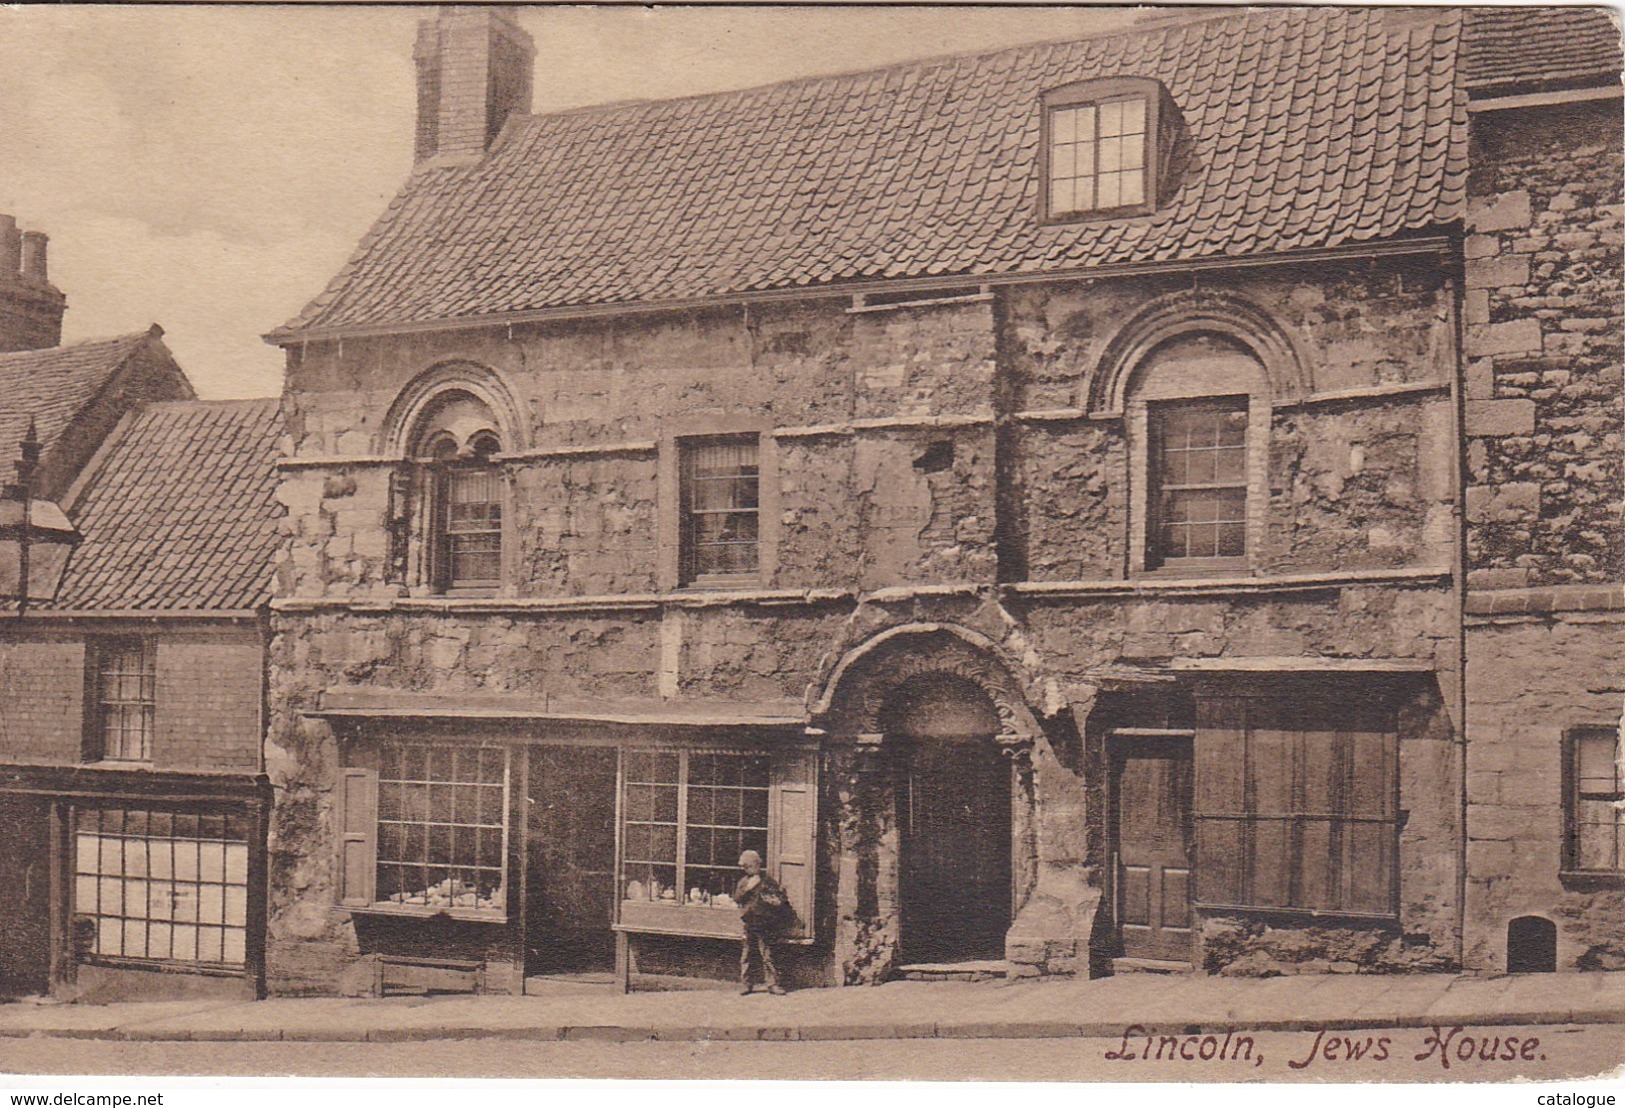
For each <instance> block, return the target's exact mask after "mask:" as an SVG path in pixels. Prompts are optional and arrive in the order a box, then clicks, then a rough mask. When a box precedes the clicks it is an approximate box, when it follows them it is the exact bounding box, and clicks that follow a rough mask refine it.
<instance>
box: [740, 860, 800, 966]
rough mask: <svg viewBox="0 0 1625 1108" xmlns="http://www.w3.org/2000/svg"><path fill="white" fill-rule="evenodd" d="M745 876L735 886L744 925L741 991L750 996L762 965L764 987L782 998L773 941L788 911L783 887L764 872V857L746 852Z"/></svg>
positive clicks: (787, 902)
mask: <svg viewBox="0 0 1625 1108" xmlns="http://www.w3.org/2000/svg"><path fill="white" fill-rule="evenodd" d="M739 868H740V869H742V870H744V871H745V876H743V877H741V878H740V879H739V884H738V885H736V886H734V903H735V904H738V905H739V921H740V922H741V923H743V924H744V925H745V939H744V942H743V943H742V944H741V946H740V948H739V991H740V993H741V994H742V995H744V996H749V995H750V994H751V991H752V990H753V989H754V986H753V985H752V984H751V970H752V964H753V963H760V966H761V974H762V984H764V985H766V986H767V991H768V992H770V993H772V994H773V995H774V996H783V995H784V990H783V989H782V988H781V987H780V986H779V971H778V967H776V966H775V965H774V964H773V940H774V938H776V937H777V933H778V930H779V925H780V921H781V920H782V919H783V917H784V915H785V913H786V912H787V911H789V907H790V902H789V900H788V898H786V897H785V895H784V887H783V886H782V885H780V884H779V883H778V882H777V881H775V880H773V878H771V877H769V876H768V875H767V874H765V873H763V872H762V856H761V855H760V854H758V853H756V851H754V850H747V851H745V852H744V853H743V854H741V855H740V856H739Z"/></svg>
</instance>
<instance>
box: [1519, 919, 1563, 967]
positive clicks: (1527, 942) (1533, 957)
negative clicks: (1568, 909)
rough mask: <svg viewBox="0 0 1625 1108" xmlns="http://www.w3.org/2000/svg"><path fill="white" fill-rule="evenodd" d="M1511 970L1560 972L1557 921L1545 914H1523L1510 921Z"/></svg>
mask: <svg viewBox="0 0 1625 1108" xmlns="http://www.w3.org/2000/svg"><path fill="white" fill-rule="evenodd" d="M1507 972H1508V973H1556V972H1557V924H1555V923H1553V922H1552V921H1551V920H1549V919H1546V918H1545V917H1544V916H1519V917H1518V918H1517V919H1515V920H1513V921H1512V922H1510V923H1508V924H1507Z"/></svg>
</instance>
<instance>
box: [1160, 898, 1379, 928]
mask: <svg viewBox="0 0 1625 1108" xmlns="http://www.w3.org/2000/svg"><path fill="white" fill-rule="evenodd" d="M1191 908H1192V909H1194V910H1196V911H1199V912H1215V913H1219V912H1225V913H1234V914H1238V915H1249V916H1279V917H1282V918H1284V919H1299V920H1304V919H1315V920H1349V921H1351V922H1357V923H1391V924H1397V923H1398V922H1399V913H1398V912H1397V911H1392V912H1355V911H1350V910H1345V909H1332V908H1268V907H1263V906H1261V905H1257V904H1207V903H1199V902H1197V901H1192V902H1191Z"/></svg>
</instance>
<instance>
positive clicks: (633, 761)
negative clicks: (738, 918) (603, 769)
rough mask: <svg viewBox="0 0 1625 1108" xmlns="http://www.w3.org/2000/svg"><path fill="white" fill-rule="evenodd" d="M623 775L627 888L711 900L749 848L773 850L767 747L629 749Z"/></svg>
mask: <svg viewBox="0 0 1625 1108" xmlns="http://www.w3.org/2000/svg"><path fill="white" fill-rule="evenodd" d="M622 781H623V785H622V813H623V816H622V837H621V842H622V846H621V874H622V879H623V881H624V882H625V887H624V888H623V890H622V895H623V896H625V897H627V898H629V899H634V900H656V901H668V902H672V903H677V902H679V901H681V902H684V903H689V904H693V903H695V900H696V895H697V896H698V900H699V902H700V903H705V904H709V903H711V902H712V901H713V900H715V899H716V898H717V897H719V896H722V895H724V894H730V893H731V892H732V891H733V887H734V883H735V881H737V880H738V878H739V855H740V854H741V853H743V852H744V851H746V850H754V851H756V852H757V853H758V854H760V855H761V856H762V857H763V858H764V859H765V858H766V857H767V809H768V784H769V768H768V758H767V757H766V756H765V755H758V754H742V753H731V752H728V753H709V752H698V751H695V752H687V751H682V752H679V751H628V752H627V753H626V754H625V755H624V759H623V762H622ZM723 903H726V902H725V901H724V902H723Z"/></svg>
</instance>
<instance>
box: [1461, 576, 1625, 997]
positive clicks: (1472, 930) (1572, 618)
mask: <svg viewBox="0 0 1625 1108" xmlns="http://www.w3.org/2000/svg"><path fill="white" fill-rule="evenodd" d="M1588 591H1591V590H1588ZM1613 593H1614V594H1615V599H1614V607H1613V610H1598V608H1599V607H1600V606H1598V605H1596V604H1595V602H1594V601H1592V602H1590V604H1589V605H1588V606H1589V607H1591V609H1592V610H1589V611H1588V610H1585V609H1584V608H1578V609H1577V610H1571V611H1567V612H1564V611H1553V610H1547V611H1529V612H1527V613H1525V614H1504V615H1491V614H1488V613H1487V609H1490V608H1492V607H1494V606H1495V605H1494V603H1493V601H1492V600H1489V599H1487V598H1480V600H1481V603H1478V604H1476V605H1475V606H1476V607H1478V608H1480V609H1481V610H1484V612H1483V614H1478V615H1470V616H1469V621H1468V627H1467V659H1468V664H1467V695H1468V706H1467V734H1468V748H1467V792H1468V797H1469V800H1470V805H1469V809H1468V814H1467V944H1466V953H1465V956H1466V960H1467V964H1468V965H1469V966H1470V967H1472V968H1475V969H1485V970H1504V969H1505V967H1506V953H1507V951H1506V944H1507V924H1508V923H1509V922H1510V921H1511V920H1512V919H1514V918H1516V917H1518V916H1523V915H1538V916H1544V917H1546V918H1547V919H1550V920H1552V921H1553V922H1554V923H1556V924H1557V927H1558V968H1559V969H1563V970H1573V969H1581V970H1597V969H1625V889H1622V888H1621V886H1620V884H1619V883H1618V882H1617V881H1613V882H1610V881H1608V880H1606V879H1604V880H1602V881H1598V880H1596V879H1595V878H1588V877H1585V876H1578V875H1573V876H1570V875H1565V874H1564V872H1563V868H1564V867H1563V836H1564V811H1563V788H1564V782H1563V753H1562V743H1563V736H1564V733H1565V732H1566V731H1568V730H1570V729H1572V728H1575V727H1582V726H1598V727H1603V728H1611V729H1617V728H1619V727H1620V725H1621V722H1622V721H1621V708H1622V705H1625V669H1622V666H1621V659H1625V600H1622V599H1620V598H1619V597H1618V587H1617V586H1615V588H1614V589H1613ZM1560 597H1561V590H1560V591H1559V592H1558V594H1557V595H1556V596H1553V597H1552V598H1551V599H1553V600H1557V599H1559V598H1560ZM1518 599H1520V600H1522V599H1526V598H1523V597H1519V598H1518ZM1576 599H1584V598H1583V597H1581V598H1576ZM1547 606H1548V608H1557V607H1560V606H1561V605H1559V604H1549V605H1547Z"/></svg>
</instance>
